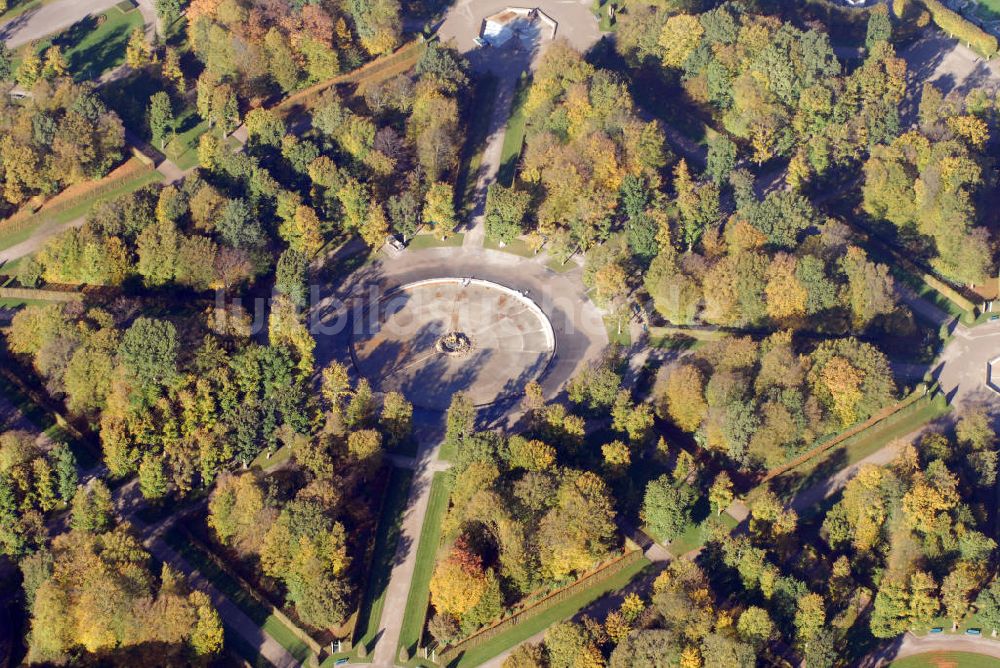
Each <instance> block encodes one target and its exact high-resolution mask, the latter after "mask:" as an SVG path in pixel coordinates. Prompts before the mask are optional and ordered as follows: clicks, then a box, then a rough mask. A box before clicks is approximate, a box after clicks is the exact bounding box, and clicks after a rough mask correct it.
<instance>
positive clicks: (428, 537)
mask: <svg viewBox="0 0 1000 668" xmlns="http://www.w3.org/2000/svg"><path fill="white" fill-rule="evenodd" d="M450 495H451V476H449V475H448V474H447V473H446V472H443V471H438V472H437V473H435V474H434V478H433V480H432V482H431V492H430V500H429V502H428V505H427V514H426V515H425V516H424V524H423V526H422V527H421V528H420V542H419V543H418V544H417V556H416V567H415V568H414V569H413V577H412V579H411V580H410V592H409V594H408V595H407V597H406V608H405V610H404V611H403V627H402V629H401V630H400V634H399V646H400V647H405V648H406V649H407V651H408V652H409V653H410V655H411V656H412V655H413V654H414V653H415V651H416V648H417V644H418V643H419V642H420V636H421V634H422V633H423V630H424V621H425V619H426V617H427V605H428V603H429V602H430V596H431V593H430V585H431V575H432V574H433V572H434V562H435V559H436V557H437V550H438V545H439V543H440V542H441V521H442V520H443V519H444V514H445V511H447V510H448V498H449V496H450ZM397 651H398V650H397Z"/></svg>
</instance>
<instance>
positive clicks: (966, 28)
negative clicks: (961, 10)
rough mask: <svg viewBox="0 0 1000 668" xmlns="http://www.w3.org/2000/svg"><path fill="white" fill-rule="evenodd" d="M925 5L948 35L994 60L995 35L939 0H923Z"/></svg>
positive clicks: (995, 49) (995, 51)
mask: <svg viewBox="0 0 1000 668" xmlns="http://www.w3.org/2000/svg"><path fill="white" fill-rule="evenodd" d="M923 3H924V6H925V7H927V10H928V11H929V12H930V13H931V18H933V19H934V23H936V24H937V25H938V27H939V28H941V30H944V31H945V32H946V33H948V35H950V36H951V37H954V38H956V39H957V40H959V41H961V42H965V45H966V46H968V47H969V48H970V49H973V50H975V51H977V52H979V53H980V54H981V55H982V56H985V57H986V58H992V57H993V56H995V55H996V53H997V38H996V37H995V36H994V35H991V34H989V33H988V32H986V31H985V30H983V29H982V28H980V27H979V26H977V25H976V24H975V23H972V22H971V21H969V20H968V19H966V18H963V17H962V16H961V15H960V14H958V13H956V12H953V11H951V10H950V9H948V8H947V7H945V6H944V5H943V4H941V3H940V2H939V1H938V0H923Z"/></svg>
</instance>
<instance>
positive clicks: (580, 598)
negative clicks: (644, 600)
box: [448, 557, 650, 668]
mask: <svg viewBox="0 0 1000 668" xmlns="http://www.w3.org/2000/svg"><path fill="white" fill-rule="evenodd" d="M648 566H650V561H649V560H648V559H646V558H645V557H643V558H641V559H639V560H638V561H636V562H635V563H634V564H630V565H629V566H627V567H626V568H623V569H622V570H621V571H620V572H618V573H616V574H615V575H613V576H611V577H610V578H608V579H607V580H604V581H602V582H599V583H597V584H596V585H594V586H593V587H591V588H588V589H584V590H583V591H581V592H579V593H578V594H576V595H574V596H571V597H569V598H567V599H566V600H565V601H562V602H560V603H559V604H557V605H554V606H552V607H551V608H549V609H548V610H546V611H545V612H542V613H540V614H539V615H537V616H536V617H532V618H530V619H527V620H525V621H523V622H521V623H520V624H518V625H517V626H515V627H514V628H512V629H509V630H507V631H504V632H503V633H501V634H499V635H497V636H495V637H493V638H491V639H489V640H487V641H486V642H484V643H483V644H482V645H479V646H478V647H475V648H473V649H470V650H469V651H468V652H466V653H464V654H463V655H462V656H460V657H459V658H458V659H456V660H455V661H452V662H451V663H450V664H448V668H467V667H468V668H471V667H472V666H478V665H480V664H482V663H483V662H485V661H487V660H489V659H491V658H493V657H494V656H496V655H498V654H500V653H501V652H505V651H507V650H508V649H510V648H512V647H515V646H516V645H519V644H520V643H522V642H524V641H525V640H527V639H528V638H530V637H531V636H533V635H535V634H536V633H538V632H540V631H543V630H544V629H546V628H548V627H549V626H551V625H553V624H555V623H556V622H560V621H562V620H565V619H569V618H570V617H572V616H573V615H575V614H576V613H577V612H579V611H580V610H582V609H583V608H585V607H586V606H588V605H590V604H591V603H593V602H594V601H596V600H597V599H599V598H601V597H602V596H604V595H606V594H608V593H610V592H613V591H617V590H619V589H621V588H622V587H624V586H625V585H627V584H628V583H629V582H631V581H632V580H633V579H634V578H635V577H636V576H637V575H639V574H640V573H641V572H642V571H644V570H645V569H646V568H647V567H648Z"/></svg>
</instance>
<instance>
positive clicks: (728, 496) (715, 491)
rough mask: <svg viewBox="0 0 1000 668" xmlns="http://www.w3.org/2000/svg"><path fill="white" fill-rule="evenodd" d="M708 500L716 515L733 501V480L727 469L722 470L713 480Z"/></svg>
mask: <svg viewBox="0 0 1000 668" xmlns="http://www.w3.org/2000/svg"><path fill="white" fill-rule="evenodd" d="M708 500H709V502H710V503H711V504H712V508H713V509H714V510H715V514H716V515H721V514H722V513H723V512H725V510H726V508H728V507H729V504H731V503H732V502H733V481H732V480H731V479H730V478H729V474H728V473H726V472H725V471H720V472H719V474H718V475H716V476H715V480H714V481H712V487H711V488H710V489H709V490H708Z"/></svg>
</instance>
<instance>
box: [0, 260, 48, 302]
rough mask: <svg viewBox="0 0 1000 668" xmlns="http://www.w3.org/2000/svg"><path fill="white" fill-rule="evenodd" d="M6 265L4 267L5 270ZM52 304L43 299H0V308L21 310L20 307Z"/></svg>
mask: <svg viewBox="0 0 1000 668" xmlns="http://www.w3.org/2000/svg"><path fill="white" fill-rule="evenodd" d="M6 266H7V265H4V268H6ZM52 303H53V302H50V301H47V300H45V299H0V308H21V307H22V306H44V305H45V304H52Z"/></svg>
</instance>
